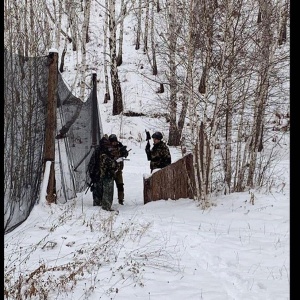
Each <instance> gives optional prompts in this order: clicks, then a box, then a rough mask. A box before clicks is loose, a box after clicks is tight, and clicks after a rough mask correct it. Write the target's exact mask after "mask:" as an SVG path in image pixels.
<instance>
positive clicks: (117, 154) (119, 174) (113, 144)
mask: <svg viewBox="0 0 300 300" xmlns="http://www.w3.org/2000/svg"><path fill="white" fill-rule="evenodd" d="M108 140H109V142H110V146H109V150H110V153H111V154H112V156H113V158H114V159H115V160H117V159H119V158H126V157H127V156H128V152H129V151H130V150H129V151H128V150H127V149H126V148H127V146H124V145H123V144H122V143H121V142H119V141H118V138H117V136H116V135H115V134H111V135H110V136H109V137H108ZM123 169H124V162H123V160H120V161H119V162H118V170H117V171H116V174H115V179H114V180H115V183H116V186H117V190H118V201H119V204H121V205H124V180H123Z"/></svg>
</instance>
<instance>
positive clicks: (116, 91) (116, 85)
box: [108, 0, 123, 115]
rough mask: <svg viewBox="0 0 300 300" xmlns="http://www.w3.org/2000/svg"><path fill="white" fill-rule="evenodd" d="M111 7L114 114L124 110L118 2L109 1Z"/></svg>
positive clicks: (111, 74) (111, 73)
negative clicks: (118, 54)
mask: <svg viewBox="0 0 300 300" xmlns="http://www.w3.org/2000/svg"><path fill="white" fill-rule="evenodd" d="M108 8H109V25H108V27H109V50H110V76H111V85H112V92H113V111H112V113H113V115H119V114H120V113H121V112H122V111H123V102H122V89H121V83H120V80H119V75H118V69H117V24H116V2H115V0H109V1H108Z"/></svg>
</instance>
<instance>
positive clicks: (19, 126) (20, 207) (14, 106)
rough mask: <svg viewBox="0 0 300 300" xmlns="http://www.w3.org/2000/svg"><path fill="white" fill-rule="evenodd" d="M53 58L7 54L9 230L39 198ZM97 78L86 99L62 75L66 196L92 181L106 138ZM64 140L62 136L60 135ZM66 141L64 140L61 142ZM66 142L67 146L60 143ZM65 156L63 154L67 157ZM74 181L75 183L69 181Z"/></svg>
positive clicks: (6, 229) (59, 93)
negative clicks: (94, 157) (95, 157)
mask: <svg viewBox="0 0 300 300" xmlns="http://www.w3.org/2000/svg"><path fill="white" fill-rule="evenodd" d="M48 77H49V68H48V56H44V57H34V58H29V57H22V56H19V55H14V54H11V53H9V52H7V51H5V52H4V232H5V233H7V232H10V231H12V230H13V229H14V228H16V227H17V226H18V225H20V224H21V223H22V222H23V221H25V220H26V219H27V217H28V216H29V214H30V212H31V210H32V208H33V207H34V205H35V204H36V203H37V202H38V201H39V193H40V185H41V180H42V176H43V167H44V161H43V151H44V143H45V125H46V113H47V97H48ZM96 91H97V87H96V76H95V75H94V76H93V80H92V89H91V93H90V95H89V97H88V99H87V100H86V101H85V102H83V101H81V100H80V99H79V98H77V97H76V96H74V95H73V94H72V92H71V91H70V89H69V88H68V86H67V85H66V84H65V82H64V80H63V78H62V76H61V74H60V73H58V86H57V107H58V114H57V115H58V119H59V120H58V121H59V122H58V124H57V126H58V127H57V128H58V130H59V134H58V135H57V139H56V140H54V141H53V143H55V142H57V146H58V147H56V148H55V149H56V150H58V152H59V155H56V158H59V162H60V168H59V170H55V172H56V176H58V174H57V171H59V172H60V176H61V179H62V180H61V182H60V184H61V185H62V188H63V189H64V191H65V193H64V194H65V199H70V198H73V197H75V196H76V193H77V192H82V191H83V190H84V189H85V188H86V187H87V184H88V183H89V178H88V177H87V173H86V171H87V164H88V162H89V159H90V156H91V154H92V152H93V149H94V147H95V146H96V145H97V144H98V143H99V140H100V137H101V136H102V134H103V133H102V130H101V127H102V126H101V120H100V116H99V114H98V106H97V92H96ZM61 138H63V139H61ZM61 140H62V141H64V143H60V141H61ZM62 144H63V145H64V147H61V146H62ZM62 155H64V157H62ZM68 182H71V184H68Z"/></svg>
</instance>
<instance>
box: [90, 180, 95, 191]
mask: <svg viewBox="0 0 300 300" xmlns="http://www.w3.org/2000/svg"><path fill="white" fill-rule="evenodd" d="M94 189H95V187H94V183H93V182H92V183H91V185H90V190H91V192H92V191H93V190H94Z"/></svg>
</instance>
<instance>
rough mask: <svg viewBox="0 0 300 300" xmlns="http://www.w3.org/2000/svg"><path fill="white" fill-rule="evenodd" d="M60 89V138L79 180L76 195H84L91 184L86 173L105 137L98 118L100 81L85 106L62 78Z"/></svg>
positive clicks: (60, 79)
mask: <svg viewBox="0 0 300 300" xmlns="http://www.w3.org/2000/svg"><path fill="white" fill-rule="evenodd" d="M58 85H59V93H58V94H59V99H60V104H59V107H60V110H61V113H60V116H61V123H62V127H61V129H60V130H59V134H58V136H57V138H58V139H60V138H64V140H65V147H66V152H67V156H68V159H69V163H70V166H69V167H70V168H69V170H71V172H73V174H72V176H73V177H74V178H75V180H74V181H75V191H76V192H82V191H84V190H85V189H86V188H87V186H88V183H89V179H88V178H87V174H86V171H87V165H88V162H89V159H90V156H91V154H92V152H93V149H94V146H95V145H97V144H98V143H99V140H100V137H101V136H102V134H103V133H102V131H101V129H100V119H99V116H98V107H97V92H96V90H97V87H96V78H94V80H93V88H92V91H91V93H90V95H89V97H88V99H87V100H86V101H85V102H82V101H81V100H80V99H79V98H76V97H75V96H73V95H72V94H71V93H70V92H69V93H68V91H69V89H68V87H67V86H66V84H65V83H64V81H63V79H62V78H61V75H59V80H58ZM61 91H62V93H61Z"/></svg>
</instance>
